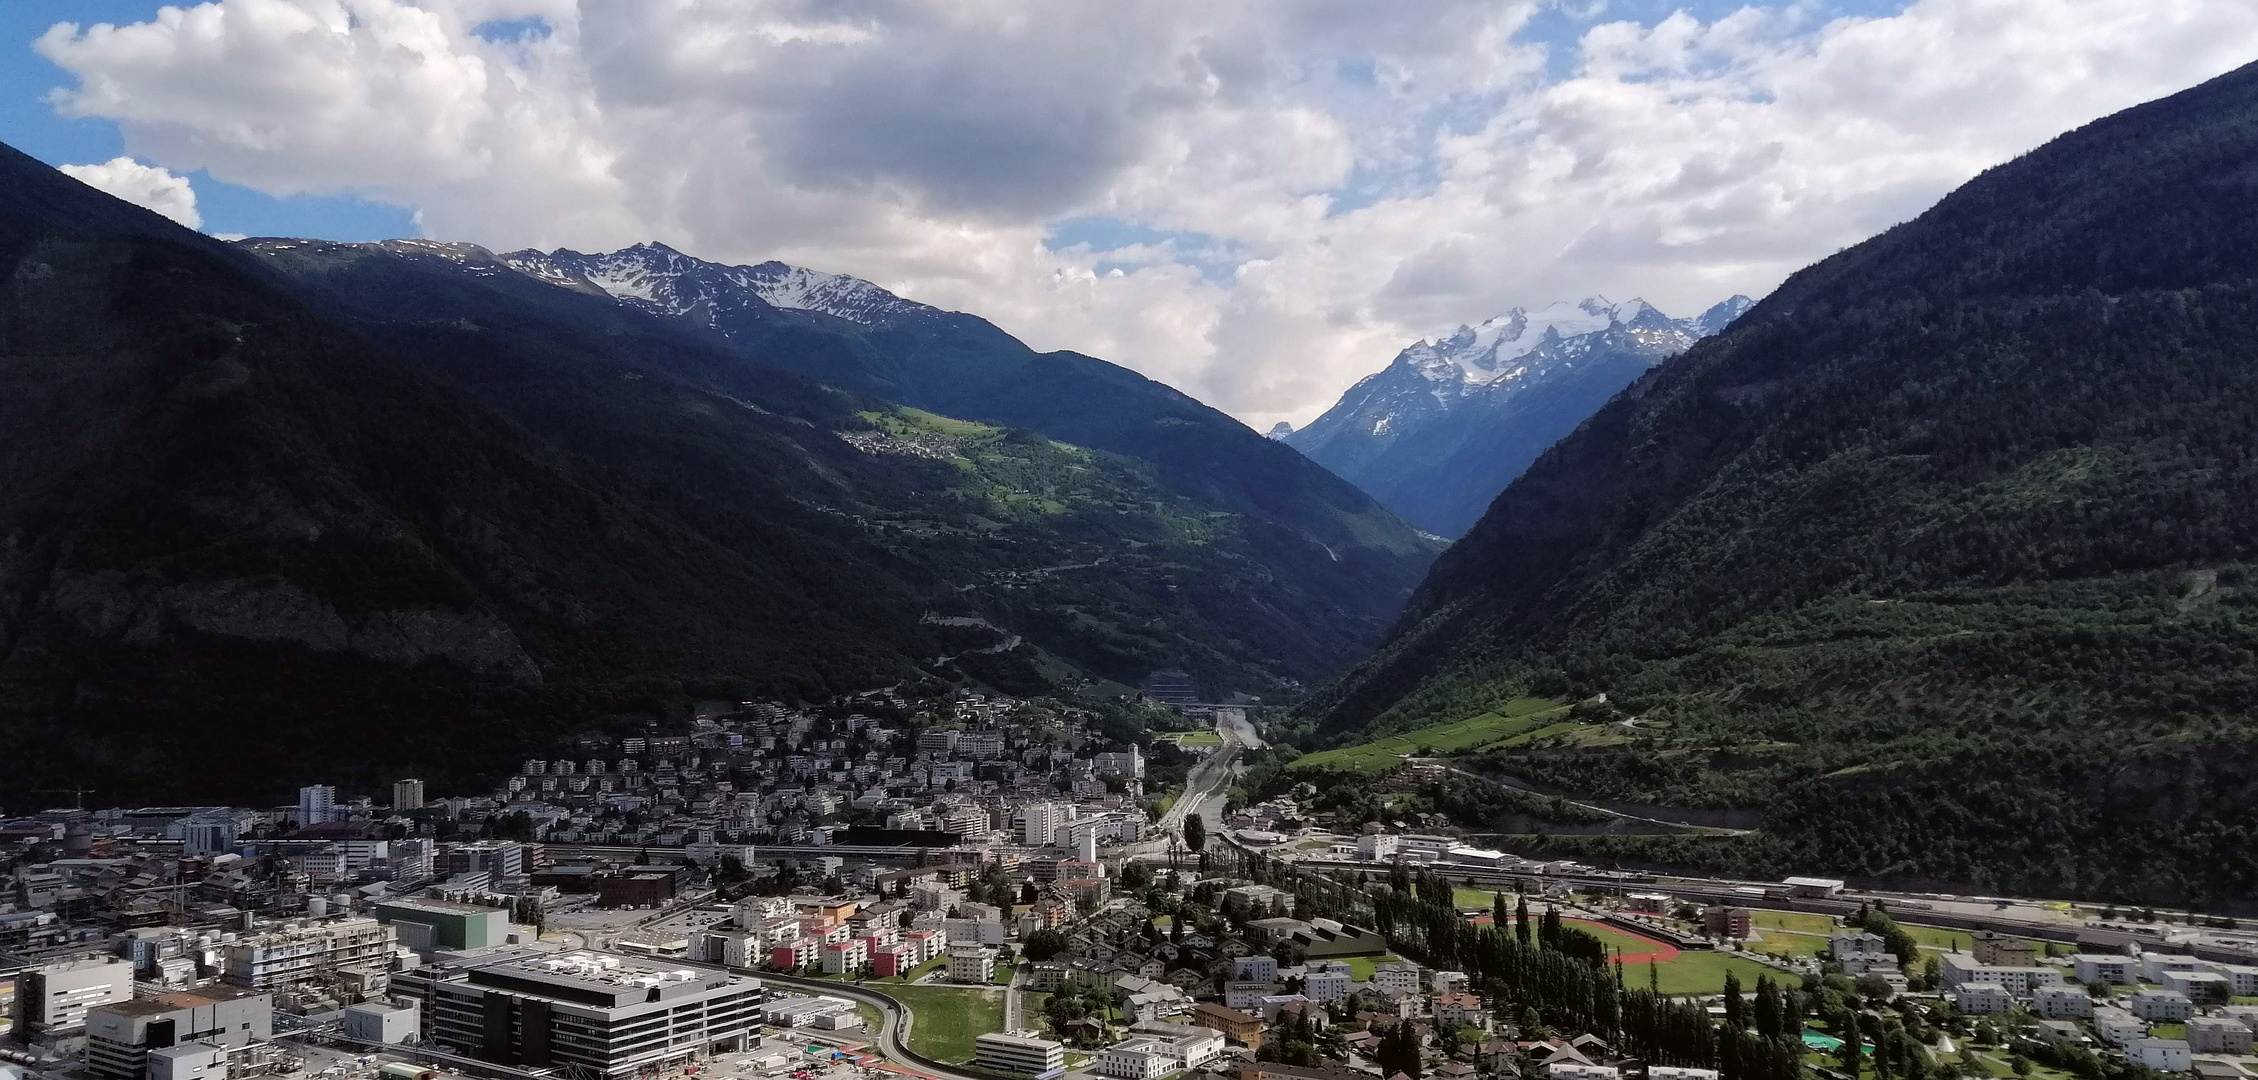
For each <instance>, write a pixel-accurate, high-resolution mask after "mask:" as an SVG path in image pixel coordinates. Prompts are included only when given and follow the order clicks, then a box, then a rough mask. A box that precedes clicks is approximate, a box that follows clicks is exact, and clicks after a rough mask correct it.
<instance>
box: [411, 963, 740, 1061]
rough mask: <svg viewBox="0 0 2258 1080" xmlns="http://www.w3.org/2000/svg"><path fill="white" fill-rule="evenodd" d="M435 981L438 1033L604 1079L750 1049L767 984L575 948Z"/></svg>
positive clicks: (488, 1052) (485, 1052)
mask: <svg viewBox="0 0 2258 1080" xmlns="http://www.w3.org/2000/svg"><path fill="white" fill-rule="evenodd" d="M456 970H457V971H458V972H459V976H454V975H453V974H452V973H451V977H447V978H443V979H440V980H437V981H433V982H431V983H429V991H428V992H429V993H430V995H431V999H430V1002H429V1004H428V1010H429V1011H428V1012H427V1014H426V1015H427V1016H428V1017H429V1021H428V1024H427V1031H428V1032H429V1036H430V1038H431V1039H432V1040H433V1041H435V1042H439V1043H442V1044H444V1045H447V1046H452V1047H456V1048H458V1049H460V1050H462V1051H464V1052H465V1053H468V1054H470V1055H471V1056H473V1057H477V1058H480V1059H482V1060H485V1061H491V1062H495V1063H496V1064H502V1065H519V1066H525V1067H528V1068H556V1069H560V1070H583V1071H585V1072H587V1073H589V1074H593V1075H597V1076H604V1077H623V1076H634V1075H636V1074H637V1073H641V1072H645V1071H649V1070H659V1069H665V1068H668V1067H671V1066H674V1065H677V1064H679V1063H681V1062H684V1061H687V1060H689V1059H690V1058H691V1057H693V1056H699V1055H704V1054H707V1053H713V1052H721V1051H731V1050H739V1049H743V1048H744V1046H745V1038H746V1036H747V1034H748V1033H749V1032H751V1031H752V1029H753V1028H754V1027H756V1026H757V1025H759V1024H760V1022H761V1012H760V1004H761V1000H762V998H763V997H764V996H765V991H764V990H763V988H762V986H761V984H760V982H759V980H756V979H748V978H743V977H740V976H736V975H730V974H727V973H724V972H718V971H699V970H690V969H675V968H669V967H667V966H665V965H664V964H662V963H655V962H652V961H648V960H643V959H640V958H637V957H632V956H620V955H617V954H613V953H596V952H573V953H562V954H558V955H554V956H531V957H513V958H511V959H508V960H504V961H501V962H497V963H493V964H489V965H484V966H469V967H463V968H459V969H456Z"/></svg>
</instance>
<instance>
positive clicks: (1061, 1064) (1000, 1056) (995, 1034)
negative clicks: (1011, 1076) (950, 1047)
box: [972, 1031, 1066, 1080]
mask: <svg viewBox="0 0 2258 1080" xmlns="http://www.w3.org/2000/svg"><path fill="white" fill-rule="evenodd" d="M973 1045H974V1047H975V1048H976V1049H975V1050H974V1053H973V1058H972V1061H973V1064H975V1065H978V1066H980V1067H981V1068H984V1069H993V1070H995V1071H997V1072H1006V1073H1018V1074H1020V1075H1022V1076H1032V1077H1037V1078H1038V1080H1045V1078H1048V1077H1053V1076H1057V1075H1058V1074H1060V1073H1062V1072H1064V1071H1066V1046H1065V1044H1063V1043H1059V1042H1056V1041H1053V1040H1050V1039H1046V1038H1043V1037H1042V1035H1041V1034H1040V1033H1039V1032H1034V1031H991V1032H988V1033H987V1034H985V1035H982V1036H980V1037H979V1038H978V1039H975V1040H974V1041H973Z"/></svg>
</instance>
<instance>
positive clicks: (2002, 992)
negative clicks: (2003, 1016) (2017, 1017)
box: [1951, 982, 2015, 1016]
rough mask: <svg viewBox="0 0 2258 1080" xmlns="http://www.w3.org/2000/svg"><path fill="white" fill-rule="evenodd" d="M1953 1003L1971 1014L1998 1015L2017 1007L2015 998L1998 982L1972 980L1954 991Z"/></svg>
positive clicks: (1955, 1006) (1957, 1007)
mask: <svg viewBox="0 0 2258 1080" xmlns="http://www.w3.org/2000/svg"><path fill="white" fill-rule="evenodd" d="M1951 996H1952V1005H1953V1007H1954V1008H1956V1009H1959V1010H1960V1011H1961V1012H1964V1013H1967V1014H1968V1015H1970V1016H1996V1015H1998V1014H2000V1013H2003V1012H2006V1011H2007V1010H2009V1009H2011V1008H2014V1007H2015V998H2014V996H2013V995H2011V994H2009V993H2008V992H2007V988H2006V987H2004V986H2001V985H1999V984H1998V983H1984V982H1972V983H1967V984H1964V985H1962V986H1961V987H1960V988H1959V989H1958V990H1955V991H1953V992H1952V995H1951Z"/></svg>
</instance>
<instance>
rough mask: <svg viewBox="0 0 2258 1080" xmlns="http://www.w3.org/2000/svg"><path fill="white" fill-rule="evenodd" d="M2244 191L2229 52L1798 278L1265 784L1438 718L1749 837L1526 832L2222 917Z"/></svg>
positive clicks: (2243, 724) (1611, 407)
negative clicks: (1308, 751) (2150, 98)
mask: <svg viewBox="0 0 2258 1080" xmlns="http://www.w3.org/2000/svg"><path fill="white" fill-rule="evenodd" d="M2254 195H2258V67H2248V68H2243V69H2241V70H2238V71H2235V72H2232V73H2230V74H2228V75H2225V76H2221V77H2219V78H2217V79H2215V80H2213V81H2211V82H2208V83H2205V84H2203V85H2201V86H2198V87H2196V88H2194V89H2192V90H2188V91H2186V92H2183V93H2180V94H2177V95H2174V96H2172V97H2169V98H2165V99H2162V100H2159V101H2156V102H2153V103H2150V104H2147V105H2143V106H2140V107H2137V108H2134V109H2130V110H2127V111H2125V112H2122V113H2119V114H2117V115H2114V116H2110V117H2108V118H2106V119H2103V120H2099V121H2096V122H2094V123H2092V124H2090V125H2088V126H2086V127H2083V128H2081V129H2078V130H2076V131H2073V132H2071V133H2069V134H2067V135H2063V136H2061V137H2059V138H2057V139H2055V140H2054V141H2052V142H2050V143H2048V144H2046V145H2045V146H2043V147H2041V148H2039V149H2037V150H2035V151H2033V152H2031V153H2029V154H2027V155H2025V156H2023V157H2022V158H2020V159H2018V160H2015V161H2012V162H2010V163H2008V164H2005V165H2002V166H1999V167H1997V168H1994V169H1992V170H1990V171H1988V172H1986V173H1984V174H1983V175H1981V176H1979V177H1978V178H1976V179H1975V180H1973V181H1971V182H1969V183H1968V184H1967V185H1965V186H1964V187H1962V188H1960V189H1959V190H1958V191H1955V192H1953V193H1952V194H1951V195H1949V196H1948V197H1946V198H1945V199H1944V200H1942V201H1941V202H1939V203H1938V204H1937V205H1936V206H1935V207H1933V208H1932V209H1930V210H1929V211H1927V212H1926V213H1924V214H1922V215H1920V216H1919V217H1918V218H1916V219H1914V220H1912V221H1910V222H1907V223H1905V224H1902V225H1899V226H1897V227H1895V228H1892V229H1890V230H1888V231H1887V232H1884V233H1883V234H1881V235H1879V236H1877V237H1875V238H1873V239H1871V240H1869V241H1867V242H1865V243H1862V244H1859V245H1857V246H1855V247H1852V248H1849V249H1847V250H1845V251H1843V252H1841V253H1839V254H1837V255H1835V256H1832V257H1830V258H1828V259H1826V260H1824V261H1822V262H1820V263H1817V264H1816V265H1813V266H1811V267H1809V268H1807V269H1805V270H1803V271H1801V272H1799V273H1797V274H1795V275H1794V276H1793V277H1791V278H1789V279H1788V281H1787V282H1786V283H1784V284H1783V285H1781V286H1780V287H1779V288H1778V289H1777V290H1776V291H1775V292H1773V293H1772V294H1771V295H1769V296H1767V297H1766V298H1765V299H1764V300H1763V301H1762V302H1761V303H1758V304H1757V305H1756V306H1755V307H1753V308H1752V309H1750V310H1749V311H1748V312H1747V313H1746V314H1744V315H1742V316H1741V317H1740V318H1738V319H1736V320H1735V321H1734V322H1733V324H1732V325H1731V326H1730V327H1729V328H1726V329H1725V330H1723V331H1722V332H1720V333H1718V334H1716V335H1715V336H1713V337H1710V338H1707V339H1704V340H1702V341H1700V342H1698V343H1696V344H1694V345H1693V346H1692V347H1691V348H1689V349H1687V350H1686V351H1685V352H1684V353H1682V354H1680V355H1678V356H1676V357H1674V358H1672V359H1670V360H1667V361H1664V362H1663V363H1661V364H1660V365H1658V366H1656V367H1655V368H1654V369H1653V370H1652V371H1650V372H1648V373H1647V374H1645V375H1643V376H1641V377H1640V378H1639V379H1638V380H1637V381H1636V382H1634V383H1633V384H1632V385H1631V386H1630V387H1629V388H1628V389H1627V390H1626V391H1625V392H1624V393H1622V394H1620V395H1618V396H1616V397H1615V398H1614V399H1613V400H1611V401H1609V402H1608V403H1607V404H1606V405H1605V406H1604V407H1603V408H1601V409H1600V410H1599V411H1598V412H1597V413H1596V414H1594V415H1593V416H1592V417H1591V418H1590V419H1589V420H1587V421H1586V422H1585V423H1584V424H1583V425H1582V426H1581V427H1579V428H1577V429H1576V430H1575V431H1574V433H1572V434H1570V435H1568V436H1567V437H1566V438H1565V439H1564V440H1562V441H1561V442H1560V443H1559V444H1558V445H1557V446H1554V447H1553V448H1552V449H1551V450H1549V451H1547V452H1546V453H1545V454H1543V455H1542V456H1541V457H1539V458H1538V459H1537V461H1536V463H1535V464H1534V465H1532V466H1530V468H1529V469H1528V471H1527V472H1525V473H1524V474H1522V476H1521V477H1520V478H1519V479H1517V480H1515V481H1514V482H1513V483H1512V485H1511V486H1509V487H1508V488H1506V490H1505V492H1504V493H1503V494H1502V495H1500V496H1499V497H1498V499H1497V500H1496V502H1495V503H1493V504H1492V505H1491V506H1490V508H1489V510H1488V512H1487V513H1486V514H1484V515H1483V516H1482V518H1481V520H1480V521H1479V522H1478V523H1476V524H1475V525H1474V527H1473V528H1472V529H1471V530H1470V531H1469V532H1468V533H1467V534H1466V536H1465V537H1464V539H1462V540H1460V541H1459V542H1458V543H1457V544H1456V545H1455V546H1454V547H1452V548H1451V549H1450V551H1449V552H1448V553H1446V554H1445V555H1444V556H1443V558H1442V559H1441V560H1439V561H1438V562H1437V564H1436V566H1435V568H1434V570H1433V572H1432V573H1431V574H1430V575H1429V576H1428V578H1427V580H1426V582H1425V583H1424V584H1423V585H1421V586H1420V589H1419V591H1418V593H1417V595H1416V596H1415V597H1414V598H1413V600H1412V602H1411V605H1410V608H1409V610H1408V611H1407V613H1406V614H1405V616H1404V617H1403V620H1402V621H1401V622H1400V623H1399V624H1398V626H1397V629H1396V631H1395V633H1394V634H1393V636H1392V637H1391V639H1390V640H1389V642H1388V643H1387V644H1386V645H1385V646H1384V647H1382V649H1381V650H1380V651H1379V653H1378V654H1376V655H1375V656H1374V657H1373V658H1372V659H1370V660H1369V661H1367V662H1366V663H1364V664H1363V665H1362V666H1360V667H1359V668H1358V669H1357V670H1356V671H1355V672H1354V673H1353V674H1351V675H1350V676H1349V677H1348V678H1346V679H1345V680H1343V681H1341V682H1340V683H1338V684H1336V685H1334V686H1332V687H1330V688H1329V689H1327V690H1326V691H1325V692H1323V693H1322V694H1320V695H1318V696H1317V697H1316V698H1315V699H1314V700H1313V701H1311V702H1310V703H1309V704H1308V705H1307V706H1306V707H1305V709H1304V710H1303V712H1302V714H1301V722H1302V723H1303V724H1305V725H1306V727H1305V728H1304V730H1303V731H1302V732H1301V734H1300V736H1299V737H1300V738H1301V739H1302V741H1303V742H1304V744H1305V745H1308V746H1312V747H1320V746H1322V747H1335V748H1337V749H1338V750H1339V751H1340V753H1336V754H1333V755H1331V757H1330V758H1329V759H1328V758H1326V757H1322V756H1319V755H1312V756H1311V757H1310V758H1309V759H1308V760H1309V761H1310V762H1311V763H1312V764H1311V766H1308V767H1305V768H1304V769H1303V770H1302V771H1300V772H1295V771H1293V770H1290V769H1289V770H1287V771H1286V772H1284V773H1283V774H1282V775H1283V776H1284V777H1285V778H1286V779H1287V781H1289V782H1295V783H1298V782H1302V781H1308V780H1312V779H1317V778H1318V774H1319V773H1321V772H1322V771H1323V770H1324V769H1325V768H1327V767H1328V765H1327V762H1328V760H1329V761H1331V762H1333V763H1336V764H1335V765H1333V766H1332V767H1341V765H1343V764H1349V765H1353V764H1355V763H1356V762H1357V761H1358V760H1361V759H1359V758H1358V757H1357V756H1356V755H1357V754H1359V753H1363V754H1366V755H1367V757H1369V753H1370V751H1371V750H1375V749H1377V750H1384V749H1386V746H1385V745H1378V744H1374V743H1372V742H1371V740H1372V739H1373V738H1374V737H1375V736H1379V735H1388V734H1393V733H1403V734H1404V735H1405V737H1404V739H1401V740H1398V742H1399V743H1404V744H1416V745H1429V746H1432V745H1440V744H1441V739H1442V736H1444V735H1449V736H1451V738H1452V739H1453V741H1452V742H1451V743H1450V744H1449V745H1448V747H1447V750H1446V752H1450V753H1455V754H1456V755H1457V759H1458V760H1457V765H1458V767H1459V768H1461V769H1463V770H1465V771H1468V772H1473V773H1479V774H1484V775H1487V776H1490V777H1492V778H1496V779H1498V780H1500V781H1501V782H1504V783H1507V784H1511V785H1517V786H1519V787H1521V788H1522V789H1524V790H1527V789H1534V790H1535V791H1537V792H1540V793H1544V794H1548V795H1559V796H1564V797H1566V798H1568V799H1575V800H1581V809H1579V813H1582V812H1584V811H1587V810H1590V809H1592V808H1599V809H1614V810H1624V809H1628V806H1627V804H1635V805H1636V806H1637V807H1638V809H1636V810H1635V811H1632V812H1635V813H1637V814H1639V815H1640V816H1641V817H1642V818H1643V819H1644V820H1646V821H1655V820H1658V819H1671V818H1674V819H1676V820H1680V821H1686V822H1693V823H1707V824H1713V825H1746V826H1753V831H1749V832H1746V833H1730V832H1728V831H1727V830H1713V831H1712V833H1711V834H1710V835H1694V833H1695V832H1697V830H1690V829H1682V830H1677V831H1678V832H1679V833H1680V834H1681V835H1669V836H1661V835H1649V836H1621V835H1619V836H1569V835H1563V834H1556V835H1553V836H1551V837H1549V838H1547V837H1528V838H1525V839H1526V841H1527V843H1526V845H1525V847H1526V849H1527V850H1532V851H1542V850H1555V851H1559V850H1578V851H1582V852H1586V853H1588V854H1597V855H1599V856H1601V857H1603V858H1607V859H1610V860H1629V861H1632V862H1642V861H1643V862H1647V863H1663V864H1669V865H1674V866H1681V867H1688V868H1697V867H1698V868H1707V869H1711V870H1717V871H1723V872H1725V873H1727V874H1730V875H1734V876H1738V877H1744V878H1745V877H1759V878H1764V877H1769V878H1771V879H1774V880H1776V879H1777V878H1778V877H1779V876H1780V875H1781V874H1785V873H1811V872H1829V871H1831V872H1834V873H1837V874H1841V875H1843V876H1846V877H1855V878H1857V879H1859V880H1863V881H1868V882H1876V883H1880V882H1895V883H1899V884H1902V885H1916V886H1917V885H1921V884H1923V883H1935V884H1940V885H1945V884H1948V885H1952V886H1956V887H1962V888H1965V887H1969V886H1973V887H1975V888H1979V889H1984V890H2000V891H2004V892H2016V893H2021V894H2024V895H2029V894H2033V893H2039V894H2049V895H2085V896H2107V897H2116V898H2122V899H2141V900H2149V901H2160V902H2171V903H2175V904H2186V905H2190V906H2193V907H2196V908H2199V909H2202V908H2205V907H2207V906H2209V905H2224V906H2246V904H2247V900H2248V898H2249V897H2251V896H2252V895H2258V721H2254V720H2253V717H2254V716H2258V565H2254V563H2258V434H2254V433H2258V364H2253V362H2252V357H2253V356H2258V212H2254V211H2253V207H2254V206H2258V199H2254ZM1547 708H1550V709H1553V710H1555V711H1552V712H1550V713H1545V712H1542V711H1541V710H1544V709H1547ZM1438 724H1451V725H1457V726H1456V727H1453V728H1446V729H1438V730H1437V731H1436V732H1430V733H1428V734H1426V735H1414V734H1411V733H1413V732H1415V731H1416V730H1418V729H1425V728H1430V727H1433V726H1434V725H1438ZM1484 724H1487V725H1489V727H1487V728H1484V729H1483V730H1486V731H1491V732H1494V733H1495V734H1496V736H1497V737H1495V738H1486V737H1479V736H1477V735H1475V734H1469V733H1470V732H1473V731H1474V729H1476V728H1480V727H1482V725H1484ZM1356 747H1365V748H1367V749H1366V750H1361V751H1360V750H1354V749H1353V748H1356ZM1318 787H1319V788H1320V790H1334V791H1341V792H1345V793H1346V796H1347V797H1350V798H1354V797H1355V792H1354V790H1353V789H1352V788H1350V787H1349V786H1346V785H1327V784H1324V783H1319V785H1318ZM1732 811H1737V812H1738V815H1737V816H1738V817H1740V818H1745V819H1746V820H1745V821H1738V820H1734V817H1735V815H1732V814H1729V813H1728V812H1732ZM1583 831H1586V832H1589V831H1592V830H1583ZM1618 831H1622V830H1618ZM1646 831H1648V832H1654V831H1657V830H1651V829H1650V830H1646ZM1515 843H1516V844H1519V843H1520V842H1519V841H1516V842H1515ZM1521 849H1523V848H1522V847H1517V848H1516V850H1521Z"/></svg>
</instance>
